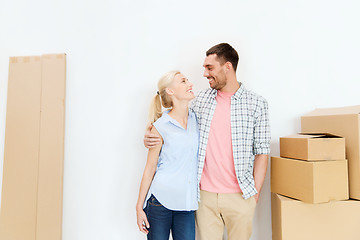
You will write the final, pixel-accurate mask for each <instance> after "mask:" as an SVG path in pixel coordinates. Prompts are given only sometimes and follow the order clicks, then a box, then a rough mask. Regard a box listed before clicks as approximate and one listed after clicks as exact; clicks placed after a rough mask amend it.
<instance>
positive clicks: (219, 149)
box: [200, 91, 241, 193]
mask: <svg viewBox="0 0 360 240" xmlns="http://www.w3.org/2000/svg"><path fill="white" fill-rule="evenodd" d="M232 95H234V93H226V92H220V91H217V96H216V98H215V99H216V108H215V112H214V116H213V118H212V121H211V127H210V132H209V139H208V144H207V147H206V154H205V164H204V168H203V172H202V175H201V180H200V189H202V190H205V191H208V192H214V193H237V192H241V189H240V187H239V184H238V181H237V178H236V174H235V166H234V157H233V150H232V141H231V124H230V104H231V96H232Z"/></svg>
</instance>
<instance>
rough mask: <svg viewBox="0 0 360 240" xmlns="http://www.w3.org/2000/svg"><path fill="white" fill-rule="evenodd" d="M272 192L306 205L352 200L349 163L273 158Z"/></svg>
mask: <svg viewBox="0 0 360 240" xmlns="http://www.w3.org/2000/svg"><path fill="white" fill-rule="evenodd" d="M271 192H274V193H278V194H282V195H285V196H288V197H291V198H295V199H299V200H302V201H304V202H307V203H321V202H329V201H331V200H345V199H348V198H349V190H348V171H347V161H346V160H335V161H315V162H310V161H303V160H296V159H290V158H281V157H272V158H271Z"/></svg>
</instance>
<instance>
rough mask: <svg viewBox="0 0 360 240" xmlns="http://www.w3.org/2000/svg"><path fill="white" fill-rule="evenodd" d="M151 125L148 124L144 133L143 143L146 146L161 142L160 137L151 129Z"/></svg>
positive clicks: (154, 145) (150, 146) (151, 146)
mask: <svg viewBox="0 0 360 240" xmlns="http://www.w3.org/2000/svg"><path fill="white" fill-rule="evenodd" d="M152 128H153V125H150V126H149V127H148V129H147V130H146V133H145V135H144V145H145V147H146V148H153V147H156V146H157V145H158V144H160V143H161V137H160V136H159V135H158V134H156V133H154V131H152V130H153V129H152Z"/></svg>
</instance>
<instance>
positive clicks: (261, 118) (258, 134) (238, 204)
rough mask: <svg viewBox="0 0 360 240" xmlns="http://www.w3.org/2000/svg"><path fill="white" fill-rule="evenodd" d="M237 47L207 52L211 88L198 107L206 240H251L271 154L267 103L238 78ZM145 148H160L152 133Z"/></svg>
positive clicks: (200, 219)
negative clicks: (156, 145)
mask: <svg viewBox="0 0 360 240" xmlns="http://www.w3.org/2000/svg"><path fill="white" fill-rule="evenodd" d="M238 61H239V57H238V54H237V52H236V50H235V49H234V48H232V47H231V46H230V45H229V44H227V43H221V44H218V45H215V46H214V47H212V48H210V49H209V50H208V51H207V52H206V58H205V61H204V64H203V66H204V68H205V70H204V77H206V78H207V79H208V80H209V84H210V88H209V89H207V90H203V91H201V92H200V93H199V94H198V96H197V97H196V98H195V99H194V101H193V102H192V106H191V108H192V109H193V110H194V112H195V113H196V116H197V118H198V122H199V129H200V145H199V169H198V183H199V188H200V191H199V193H200V196H199V200H200V202H199V209H198V210H197V211H196V223H197V227H198V230H199V233H200V237H201V239H204V240H212V239H214V240H219V239H222V236H223V232H224V226H226V229H227V233H228V239H229V240H235V239H236V240H239V239H249V238H250V236H251V232H252V221H253V217H254V212H255V207H256V203H257V201H258V199H259V193H260V191H261V188H262V185H263V183H264V179H265V175H266V169H267V164H268V154H269V151H270V126H269V117H268V104H267V101H266V100H265V99H264V98H263V97H261V96H259V95H257V94H255V93H253V92H251V91H249V90H247V89H245V87H244V86H243V85H242V84H241V83H239V82H238V81H237V79H236V68H237V64H238ZM144 142H145V146H147V147H151V146H152V145H153V144H155V140H154V138H153V137H152V136H151V135H150V134H149V133H147V134H146V135H145V139H144Z"/></svg>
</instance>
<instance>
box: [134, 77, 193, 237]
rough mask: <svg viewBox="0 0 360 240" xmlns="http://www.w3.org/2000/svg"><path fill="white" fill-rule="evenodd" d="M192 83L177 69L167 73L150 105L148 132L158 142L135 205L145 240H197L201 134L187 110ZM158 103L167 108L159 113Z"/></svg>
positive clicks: (146, 168)
mask: <svg viewBox="0 0 360 240" xmlns="http://www.w3.org/2000/svg"><path fill="white" fill-rule="evenodd" d="M193 98H194V93H193V92H192V83H190V82H189V81H188V79H186V78H185V76H184V75H183V74H181V73H180V72H178V71H171V72H168V73H167V74H165V75H164V76H163V77H162V78H161V79H160V80H159V82H158V92H157V95H156V96H155V97H154V100H153V102H152V104H151V107H150V124H152V125H153V128H152V130H151V131H152V132H153V133H155V134H158V135H159V136H160V137H161V141H162V143H161V144H159V145H158V146H156V147H154V148H151V149H149V152H148V157H147V163H146V166H145V170H144V174H143V177H142V180H141V185H140V190H139V197H138V202H137V204H136V213H137V224H138V227H139V230H140V231H142V232H143V233H145V234H147V238H148V239H149V240H162V239H164V240H165V239H166V240H168V239H169V234H170V230H171V232H172V237H173V239H174V240H194V239H195V212H194V211H195V210H196V209H197V208H198V204H197V153H198V144H199V130H198V126H197V121H196V116H195V114H194V113H193V112H192V111H189V107H188V105H189V102H190V101H191V100H192V99H193ZM161 105H162V106H163V107H165V108H170V110H168V111H165V112H164V113H162V111H161Z"/></svg>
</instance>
